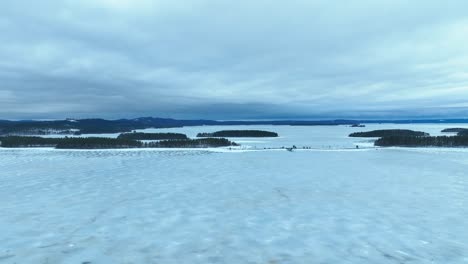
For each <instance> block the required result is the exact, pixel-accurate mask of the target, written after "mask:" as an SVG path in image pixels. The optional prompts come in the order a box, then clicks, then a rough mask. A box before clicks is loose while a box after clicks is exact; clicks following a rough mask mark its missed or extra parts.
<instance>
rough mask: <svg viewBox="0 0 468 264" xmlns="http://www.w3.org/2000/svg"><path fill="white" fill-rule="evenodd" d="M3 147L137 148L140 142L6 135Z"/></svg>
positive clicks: (116, 139)
mask: <svg viewBox="0 0 468 264" xmlns="http://www.w3.org/2000/svg"><path fill="white" fill-rule="evenodd" d="M0 142H1V147H4V148H35V147H55V148H58V149H109V148H138V147H142V143H141V142H139V141H136V140H128V139H118V138H104V137H86V138H83V137H64V138H44V137H21V136H8V137H1V138H0Z"/></svg>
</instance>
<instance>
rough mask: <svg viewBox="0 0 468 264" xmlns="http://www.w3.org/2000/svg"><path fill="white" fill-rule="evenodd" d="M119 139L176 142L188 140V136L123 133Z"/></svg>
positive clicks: (178, 134)
mask: <svg viewBox="0 0 468 264" xmlns="http://www.w3.org/2000/svg"><path fill="white" fill-rule="evenodd" d="M117 138H123V139H133V140H175V139H188V137H187V135H185V134H180V133H141V132H134V133H122V134H120V135H119V136H118V137H117Z"/></svg>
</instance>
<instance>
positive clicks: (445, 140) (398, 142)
mask: <svg viewBox="0 0 468 264" xmlns="http://www.w3.org/2000/svg"><path fill="white" fill-rule="evenodd" d="M374 144H375V146H379V147H468V136H437V137H428V136H425V137H415V136H410V137H401V136H389V137H382V138H380V139H378V140H376V141H375V143H374Z"/></svg>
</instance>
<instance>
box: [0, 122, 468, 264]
mask: <svg viewBox="0 0 468 264" xmlns="http://www.w3.org/2000/svg"><path fill="white" fill-rule="evenodd" d="M387 127H392V126H391V125H372V126H368V127H366V128H360V129H359V128H349V127H344V126H339V127H270V126H250V127H249V128H251V129H267V130H272V131H277V132H279V133H280V135H281V137H280V138H276V139H242V141H244V144H246V145H247V146H252V147H255V146H256V147H257V149H261V148H263V147H278V146H282V145H284V146H290V145H292V144H295V145H297V146H311V147H314V148H317V149H312V150H301V151H295V152H288V151H280V150H262V151H242V150H240V151H229V150H227V149H222V150H217V151H211V150H169V151H168V150H163V151H160V150H148V149H145V150H102V151H101V150H92V151H83V150H79V151H67V150H53V149H0V263H18V264H20V263H21V264H23V263H34V264H37V263H52V264H54V263H78V264H82V263H92V264H94V263H96V264H99V263H122V264H123V263H126V264H127V263H177V264H180V263H233V264H234V263H235V264H237V263H265V264H272V263H444V264H446V263H468V150H466V149H434V148H424V149H400V148H388V149H375V148H364V149H362V148H361V149H358V150H357V149H352V148H353V146H354V144H361V142H362V141H366V139H350V138H347V137H346V136H347V134H349V133H350V132H353V131H364V130H372V129H375V128H387ZM398 127H399V128H400V127H402V125H398ZM404 127H405V128H406V127H409V128H412V129H418V130H422V131H427V132H431V133H433V134H435V133H437V132H438V131H440V129H442V128H445V127H454V126H453V125H413V126H410V125H408V126H404ZM219 128H224V127H189V128H179V129H167V130H166V129H165V130H159V131H174V132H186V133H189V135H191V136H194V134H196V133H197V132H205V131H206V132H209V131H214V130H218V129H219ZM229 128H231V129H232V128H233V127H229ZM240 128H244V127H240ZM356 142H358V143H356Z"/></svg>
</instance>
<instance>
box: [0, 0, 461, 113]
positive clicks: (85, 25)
mask: <svg viewBox="0 0 468 264" xmlns="http://www.w3.org/2000/svg"><path fill="white" fill-rule="evenodd" d="M466 10H468V2H466V1H450V0H449V1H422V0H415V1H400V0H392V1H390V0H380V1H370V0H367V1H363V0H362V1H357V0H350V1H325V0H315V1H309V0H307V1H305V0H304V1H302V0H301V1H299V0H292V1H266V0H258V1H243V0H241V1H224V0H221V1H204V0H192V1H179V2H177V1H168V0H153V1H149V0H140V1H134V0H80V1H78V0H76V1H73V0H61V1H52V0H44V1H26V0H15V1H12V0H6V1H2V2H1V3H0V32H1V34H0V119H1V118H57V117H69V116H74V117H91V116H102V117H107V118H114V117H115V118H118V117H132V116H165V117H166V116H167V117H177V118H218V119H238V118H242V119H245V118H288V117H297V118H323V117H367V118H372V117H417V116H419V117H450V116H453V117H461V116H466V115H467V112H468V111H467V109H468V102H467V100H466V98H468V70H467V69H468V48H467V46H466V43H467V42H468V16H467V15H466Z"/></svg>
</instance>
